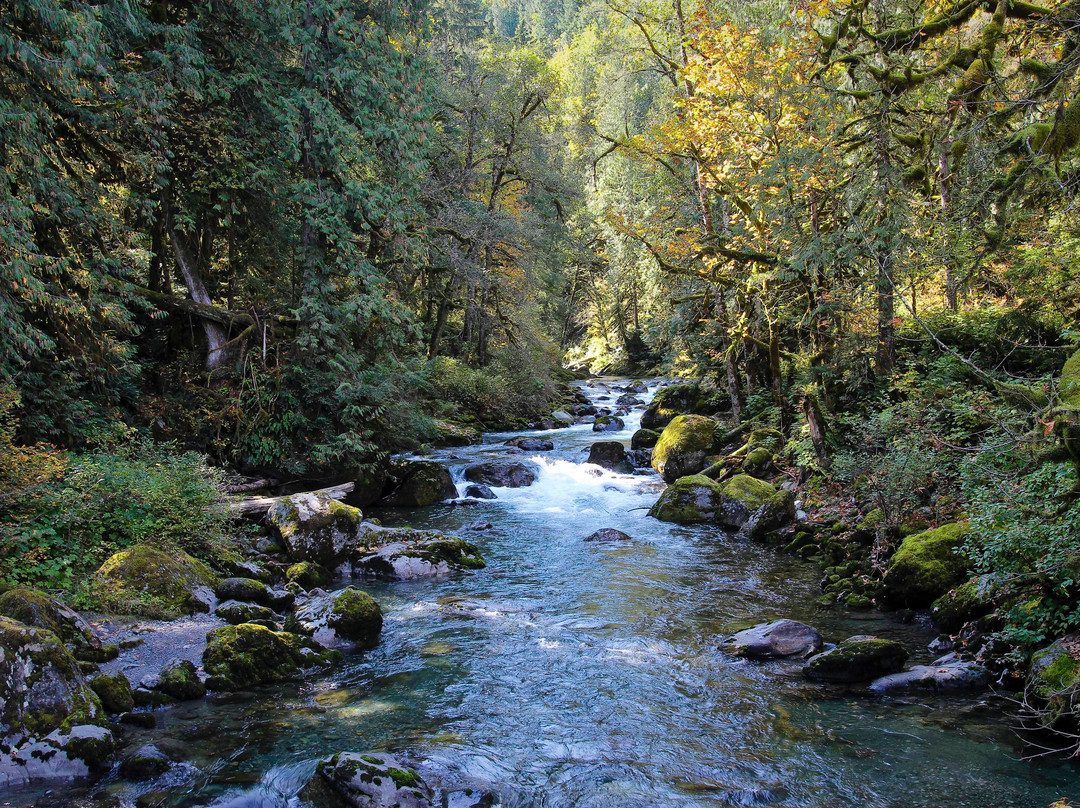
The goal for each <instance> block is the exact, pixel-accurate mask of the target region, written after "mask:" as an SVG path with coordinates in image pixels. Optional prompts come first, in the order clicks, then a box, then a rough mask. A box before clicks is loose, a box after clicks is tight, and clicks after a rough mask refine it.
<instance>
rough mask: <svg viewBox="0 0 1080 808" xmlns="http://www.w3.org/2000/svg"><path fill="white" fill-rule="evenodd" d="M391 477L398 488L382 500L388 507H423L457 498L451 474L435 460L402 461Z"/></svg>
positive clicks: (391, 472)
mask: <svg viewBox="0 0 1080 808" xmlns="http://www.w3.org/2000/svg"><path fill="white" fill-rule="evenodd" d="M390 474H391V477H392V479H393V480H395V481H396V484H395V485H394V488H393V490H392V491H391V492H390V494H389V495H388V496H387V497H385V498H384V499H383V502H384V503H385V504H386V505H396V506H403V507H409V508H415V507H424V506H426V505H435V504H436V503H439V502H442V501H443V500H447V499H454V498H455V497H457V486H455V485H454V481H453V479H452V478H451V477H450V470H449V469H447V468H446V466H444V465H442V464H441V463H436V462H435V461H434V460H402V461H399V462H397V463H395V464H394V465H393V467H392V468H391V470H390Z"/></svg>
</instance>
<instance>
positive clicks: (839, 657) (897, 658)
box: [803, 636, 908, 684]
mask: <svg viewBox="0 0 1080 808" xmlns="http://www.w3.org/2000/svg"><path fill="white" fill-rule="evenodd" d="M907 658H908V652H907V651H906V650H904V646H902V645H901V644H900V643H898V642H895V641H894V640H882V639H878V638H877V637H866V636H858V637H848V638H847V639H846V640H844V641H843V642H842V643H840V644H839V645H837V646H836V647H835V648H831V649H829V650H828V651H825V652H823V653H820V654H817V655H815V656H812V657H810V659H809V661H808V662H807V663H806V667H805V668H803V675H804V676H805V677H806V678H807V679H809V680H810V681H812V682H831V683H836V684H849V683H852V682H869V681H870V680H871V679H877V678H878V677H880V676H886V675H888V674H890V673H897V672H898V671H901V670H903V669H904V663H905V662H907Z"/></svg>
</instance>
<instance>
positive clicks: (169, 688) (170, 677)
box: [154, 659, 206, 701]
mask: <svg viewBox="0 0 1080 808" xmlns="http://www.w3.org/2000/svg"><path fill="white" fill-rule="evenodd" d="M154 689H155V690H159V691H161V692H162V693H164V694H165V695H166V696H171V697H172V698H174V699H176V700H177V701H191V700H193V699H201V698H202V697H203V696H205V695H206V685H204V684H203V683H202V680H201V679H200V678H199V672H198V671H197V670H195V665H194V664H193V663H192V662H190V661H189V660H186V659H173V660H170V661H169V662H167V663H165V667H163V668H162V669H161V673H160V674H159V679H158V683H157V686H156V687H155V688H154Z"/></svg>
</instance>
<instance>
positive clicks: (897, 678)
mask: <svg viewBox="0 0 1080 808" xmlns="http://www.w3.org/2000/svg"><path fill="white" fill-rule="evenodd" d="M989 683H990V671H988V670H987V669H986V668H984V667H983V666H982V665H977V664H975V663H974V662H963V661H960V660H953V661H949V662H940V661H939V662H935V663H934V664H933V665H916V666H915V667H913V668H911V670H907V671H904V672H903V673H893V674H890V675H889V676H882V677H881V678H880V679H875V680H874V681H873V682H871V683H870V689H871V690H872V691H874V692H875V693H880V694H882V695H891V694H893V693H904V692H911V691H927V692H931V693H940V692H945V691H950V690H978V689H981V688H984V687H986V686H987V685H988V684H989Z"/></svg>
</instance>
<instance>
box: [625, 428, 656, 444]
mask: <svg viewBox="0 0 1080 808" xmlns="http://www.w3.org/2000/svg"><path fill="white" fill-rule="evenodd" d="M658 440H660V433H659V432H657V431H655V430H652V429H639V430H638V431H637V432H635V433H634V434H633V436H632V437H631V438H630V448H631V449H652V448H653V447H654V446H656V442H657V441H658Z"/></svg>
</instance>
